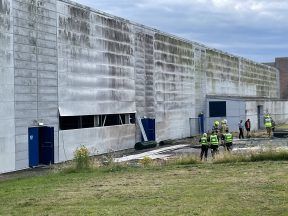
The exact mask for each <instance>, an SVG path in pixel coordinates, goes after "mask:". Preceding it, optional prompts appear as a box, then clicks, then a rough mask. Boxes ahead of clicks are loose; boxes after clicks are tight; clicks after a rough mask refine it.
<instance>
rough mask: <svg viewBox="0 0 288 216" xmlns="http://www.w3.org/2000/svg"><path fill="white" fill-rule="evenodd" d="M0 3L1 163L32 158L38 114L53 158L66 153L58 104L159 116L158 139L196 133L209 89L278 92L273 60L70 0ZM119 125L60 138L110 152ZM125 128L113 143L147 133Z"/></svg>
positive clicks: (82, 111)
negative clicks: (51, 141)
mask: <svg viewBox="0 0 288 216" xmlns="http://www.w3.org/2000/svg"><path fill="white" fill-rule="evenodd" d="M0 2H1V4H0V22H1V25H0V28H1V32H0V44H1V47H0V55H1V56H3V58H1V65H0V72H1V79H0V80H1V81H0V82H1V83H2V84H3V85H2V84H1V89H3V90H2V91H1V92H2V93H1V94H2V95H1V97H0V110H1V111H0V120H2V121H1V122H0V128H1V129H2V131H3V133H2V134H1V135H0V139H1V140H3V141H2V142H1V144H0V147H1V148H0V150H1V151H0V156H1V159H0V160H1V165H0V167H2V168H1V169H3V170H4V171H5V170H13V169H22V168H26V167H27V166H28V141H27V140H28V139H27V138H28V134H27V130H28V127H29V126H31V125H33V122H34V121H40V122H43V123H44V124H46V125H49V126H54V128H55V160H56V161H58V155H60V158H61V160H64V159H63V158H64V157H63V155H65V151H64V150H61V152H59V153H58V150H60V149H61V144H60V145H58V132H59V129H58V122H59V119H58V108H59V111H60V114H61V115H62V116H82V115H100V114H118V113H133V112H137V114H138V115H139V116H141V117H143V116H146V117H150V118H156V137H157V140H158V141H159V140H163V139H176V138H183V137H187V136H190V135H191V134H190V127H191V121H190V120H189V119H191V118H192V119H193V118H194V119H195V117H197V116H198V114H199V113H200V112H202V111H204V112H205V110H206V109H207V107H206V106H207V104H206V95H210V96H211V95H222V96H227V95H229V96H236V97H239V96H242V97H245V96H249V97H254V98H255V99H257V98H258V97H263V98H267V99H269V98H277V97H278V96H279V83H278V71H277V70H276V69H273V68H271V67H268V66H264V65H260V64H257V63H254V62H251V61H249V60H246V59H243V58H240V57H236V56H233V55H230V54H227V53H223V52H221V51H218V50H214V49H211V48H208V47H206V46H204V45H200V44H198V43H194V42H191V41H187V40H184V39H181V38H177V37H175V36H172V35H168V34H165V33H162V32H159V31H157V30H155V29H151V28H148V27H145V26H142V25H139V24H135V23H132V22H130V21H128V20H124V19H121V18H119V17H114V16H112V15H108V14H105V13H102V12H99V11H96V10H93V9H91V8H88V7H85V6H82V5H79V4H76V3H74V2H70V1H69V0H21V1H20V0H10V1H9V0H0ZM12 11H13V13H12ZM231 106H233V107H234V106H237V104H234V105H231ZM267 106H268V105H267ZM253 109H254V108H253ZM271 109H272V108H271ZM275 109H276V108H275ZM283 109H284V108H283ZM241 110H242V109H241ZM14 111H15V113H14ZM282 111H283V110H281V112H282ZM279 112H280V111H279ZM283 112H284V111H283ZM7 113H9V114H8V115H7ZM229 115H230V114H229ZM231 115H234V114H233V113H232V114H231ZM241 115H242V114H241ZM192 124H193V125H192V127H194V128H195V127H196V124H197V123H196V121H194V123H192ZM233 125H234V123H233ZM118 127H120V128H121V126H117V127H115V128H114V127H104V128H94V129H83V130H71V131H60V132H59V133H60V135H61V136H62V137H60V138H59V140H61V139H64V144H65V146H66V147H67V149H70V150H69V151H70V153H69V155H70V157H71V155H72V152H73V150H72V149H73V148H74V150H75V148H76V147H77V146H79V144H83V143H82V141H83V142H84V141H85V142H84V143H85V144H87V145H89V146H90V147H91V148H92V146H94V147H95V148H99V151H100V152H101V153H103V152H105V151H106V152H107V151H109V148H110V147H109V146H110V143H109V142H110V139H109V138H107V139H105V138H103V135H102V134H105V135H107V136H108V135H109V136H110V135H111V136H112V138H113V137H114V135H112V132H111V131H112V130H114V129H115V130H116V131H117V130H118V129H119V128H118ZM131 127H132V129H131ZM113 128H114V129H113ZM119 130H120V131H121V132H119V133H118V135H117V136H116V137H114V138H113V140H114V141H113V143H114V144H115V145H116V143H117V145H119V148H118V147H117V146H115V145H114V144H113V148H114V147H115V150H119V149H123V148H130V147H132V146H133V145H132V143H133V144H134V142H135V141H139V140H140V132H139V128H138V127H137V126H136V128H135V126H132V125H130V126H127V125H125V126H122V128H121V129H119ZM125 130H127V134H126V135H125V136H124V137H125V139H122V134H125V133H124V132H123V131H125ZM135 131H136V132H135ZM133 133H134V135H133V136H132V134H133ZM67 136H70V137H71V138H67ZM84 136H88V137H87V138H84ZM101 140H102V141H101ZM122 141H123V142H124V141H125V143H122ZM9 154H10V156H8V155H9ZM70 157H68V158H70ZM2 164H3V165H2Z"/></svg>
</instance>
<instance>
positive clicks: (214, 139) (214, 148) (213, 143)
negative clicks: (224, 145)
mask: <svg viewBox="0 0 288 216" xmlns="http://www.w3.org/2000/svg"><path fill="white" fill-rule="evenodd" d="M209 142H210V148H211V154H212V157H213V158H214V157H215V154H216V153H217V152H218V147H219V139H218V136H217V133H216V132H215V131H212V134H211V135H210V137H209Z"/></svg>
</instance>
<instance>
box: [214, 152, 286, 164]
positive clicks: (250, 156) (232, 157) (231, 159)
mask: <svg viewBox="0 0 288 216" xmlns="http://www.w3.org/2000/svg"><path fill="white" fill-rule="evenodd" d="M285 160H288V151H287V150H280V151H276V150H271V149H270V150H266V151H265V150H262V151H259V152H250V153H246V154H229V153H223V154H219V155H217V156H216V158H215V160H214V161H213V162H214V163H237V162H258V161H285Z"/></svg>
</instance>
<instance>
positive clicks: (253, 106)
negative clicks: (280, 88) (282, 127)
mask: <svg viewBox="0 0 288 216" xmlns="http://www.w3.org/2000/svg"><path fill="white" fill-rule="evenodd" d="M257 106H262V107H263V114H262V115H260V118H258V114H257ZM267 111H268V112H269V113H271V116H272V118H273V120H274V121H275V123H276V124H283V123H286V124H287V122H288V101H273V100H271V101H269V100H259V101H246V115H247V118H250V120H251V122H252V124H251V125H252V128H251V129H252V130H258V121H261V125H263V122H264V114H265V113H266V112H267Z"/></svg>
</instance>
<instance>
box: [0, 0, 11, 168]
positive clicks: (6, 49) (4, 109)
mask: <svg viewBox="0 0 288 216" xmlns="http://www.w3.org/2000/svg"><path fill="white" fill-rule="evenodd" d="M0 77H1V78H0V131H1V133H0V173H3V172H8V171H13V170H15V123H14V118H15V110H14V104H15V101H14V65H13V17H12V0H0Z"/></svg>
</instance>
